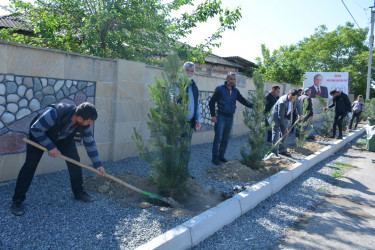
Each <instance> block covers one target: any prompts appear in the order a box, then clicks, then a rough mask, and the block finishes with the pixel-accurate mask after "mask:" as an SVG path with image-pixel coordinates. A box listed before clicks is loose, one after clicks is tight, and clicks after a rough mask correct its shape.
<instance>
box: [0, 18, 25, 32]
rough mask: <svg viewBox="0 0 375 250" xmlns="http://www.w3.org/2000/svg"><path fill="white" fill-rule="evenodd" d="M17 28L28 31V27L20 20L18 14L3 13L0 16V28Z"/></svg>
mask: <svg viewBox="0 0 375 250" xmlns="http://www.w3.org/2000/svg"><path fill="white" fill-rule="evenodd" d="M16 27H19V30H24V31H29V28H28V27H27V26H26V25H25V23H24V22H22V21H21V18H20V16H14V15H3V16H0V28H16Z"/></svg>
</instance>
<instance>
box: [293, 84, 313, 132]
mask: <svg viewBox="0 0 375 250" xmlns="http://www.w3.org/2000/svg"><path fill="white" fill-rule="evenodd" d="M303 93H304V94H303V95H301V96H300V97H298V101H299V106H300V107H299V108H300V114H302V115H304V114H303V104H304V103H305V102H307V103H308V104H307V108H306V111H308V115H307V116H304V117H303V121H304V122H305V121H307V120H308V119H310V121H311V122H312V120H313V117H314V111H313V106H312V100H311V98H310V95H311V89H310V88H306V89H305V90H304V92H303ZM306 128H307V126H306V127H305V130H306ZM296 136H298V129H296ZM310 138H311V137H310Z"/></svg>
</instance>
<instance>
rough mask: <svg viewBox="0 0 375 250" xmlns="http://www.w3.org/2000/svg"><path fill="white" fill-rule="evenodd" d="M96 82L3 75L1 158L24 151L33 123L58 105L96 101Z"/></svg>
mask: <svg viewBox="0 0 375 250" xmlns="http://www.w3.org/2000/svg"><path fill="white" fill-rule="evenodd" d="M95 86H96V83H95V82H88V81H79V80H65V79H53V78H40V77H31V76H19V75H11V74H1V73H0V141H1V142H2V143H0V155H5V154H14V153H20V152H23V151H25V149H26V146H25V143H23V142H22V139H23V138H24V137H26V135H27V133H28V131H29V125H30V122H31V120H32V119H33V118H34V117H35V116H36V115H37V114H39V113H41V112H42V111H43V110H44V108H45V107H46V106H48V105H49V104H51V103H55V102H63V103H68V104H75V105H78V104H80V103H82V102H85V101H87V102H91V103H93V104H94V102H95Z"/></svg>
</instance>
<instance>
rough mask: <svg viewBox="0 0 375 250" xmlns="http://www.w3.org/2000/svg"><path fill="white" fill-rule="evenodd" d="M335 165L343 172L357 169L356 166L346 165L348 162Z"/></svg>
mask: <svg viewBox="0 0 375 250" xmlns="http://www.w3.org/2000/svg"><path fill="white" fill-rule="evenodd" d="M335 165H336V167H337V168H339V169H342V170H350V169H353V168H357V167H356V166H354V165H352V164H349V163H346V162H335Z"/></svg>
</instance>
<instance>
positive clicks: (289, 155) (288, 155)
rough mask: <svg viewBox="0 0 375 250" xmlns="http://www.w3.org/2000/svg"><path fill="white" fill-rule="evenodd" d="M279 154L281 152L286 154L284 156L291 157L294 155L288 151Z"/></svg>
mask: <svg viewBox="0 0 375 250" xmlns="http://www.w3.org/2000/svg"><path fill="white" fill-rule="evenodd" d="M279 154H281V155H284V156H286V157H291V156H292V155H291V154H288V152H286V151H285V152H279Z"/></svg>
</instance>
